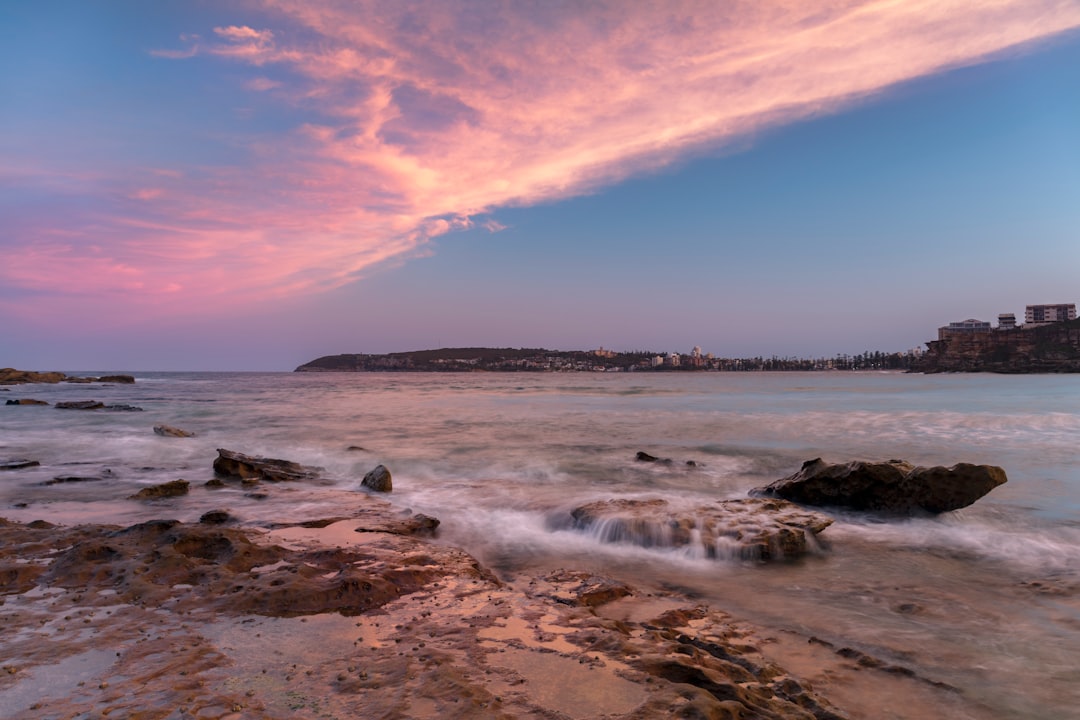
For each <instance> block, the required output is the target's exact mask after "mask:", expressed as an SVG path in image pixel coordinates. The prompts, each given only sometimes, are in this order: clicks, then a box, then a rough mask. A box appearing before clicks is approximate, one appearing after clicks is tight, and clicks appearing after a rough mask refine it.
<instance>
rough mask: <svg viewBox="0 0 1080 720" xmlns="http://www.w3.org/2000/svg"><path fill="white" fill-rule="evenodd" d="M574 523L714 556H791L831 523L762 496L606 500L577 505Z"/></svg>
mask: <svg viewBox="0 0 1080 720" xmlns="http://www.w3.org/2000/svg"><path fill="white" fill-rule="evenodd" d="M570 517H571V527H572V528H574V529H577V530H584V531H588V532H590V533H593V534H594V535H596V536H597V537H598V539H599V540H601V541H603V542H610V543H628V544H633V545H639V546H641V547H657V548H684V547H685V548H687V549H690V550H691V551H694V552H701V553H702V554H703V555H705V556H706V557H710V558H724V557H729V558H737V559H745V560H776V559H781V558H786V559H791V558H796V557H799V556H801V555H805V554H806V553H807V552H809V551H811V550H812V549H814V548H815V547H816V545H817V543H816V541H815V540H814V536H816V535H817V534H818V533H820V532H821V531H822V530H824V529H825V528H827V527H828V526H829V525H831V524H832V519H831V518H829V517H826V516H825V515H822V514H821V513H817V512H813V511H809V510H805V509H803V508H800V507H798V506H797V505H795V504H793V503H790V502H787V501H783V500H771V499H763V498H751V499H740V500H722V501H719V502H716V503H713V504H710V505H698V506H694V507H691V508H685V509H680V508H674V507H672V506H671V504H669V503H668V502H667V501H666V500H662V499H655V500H602V501H599V502H594V503H589V504H587V505H582V506H580V507H578V508H575V509H574V510H573V511H571V513H570Z"/></svg>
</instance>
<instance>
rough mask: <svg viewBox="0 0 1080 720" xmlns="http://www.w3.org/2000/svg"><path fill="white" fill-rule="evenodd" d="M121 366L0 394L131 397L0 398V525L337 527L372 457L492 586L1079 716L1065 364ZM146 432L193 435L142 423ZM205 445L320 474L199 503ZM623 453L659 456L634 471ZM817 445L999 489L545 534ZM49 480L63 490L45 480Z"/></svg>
mask: <svg viewBox="0 0 1080 720" xmlns="http://www.w3.org/2000/svg"><path fill="white" fill-rule="evenodd" d="M69 374H78V373H69ZM87 374H95V375H97V374H100V373H87ZM134 374H135V376H136V379H137V382H136V383H135V384H134V385H114V386H108V387H103V386H101V385H98V384H89V385H82V384H59V385H24V386H13V387H10V388H9V390H8V391H7V392H0V401H2V400H5V399H15V398H23V397H28V398H37V399H41V400H45V401H48V402H49V403H55V402H57V401H62V400H86V399H94V400H101V401H103V402H106V403H109V404H129V405H135V406H139V407H141V408H143V411H142V412H108V411H76V410H58V409H56V408H54V407H51V406H49V407H45V406H5V405H2V404H0V460H2V459H12V458H28V459H33V460H38V461H40V463H41V465H40V466H38V467H33V468H27V469H23V470H17V471H7V472H2V473H0V508H2V510H0V516H2V517H6V518H7V519H9V520H14V521H20V522H29V521H32V520H47V521H49V522H52V523H56V524H67V525H71V524H78V523H87V522H94V523H111V524H119V525H127V524H132V523H135V522H140V521H143V520H147V519H151V518H155V517H162V516H167V517H171V518H175V519H179V520H182V521H197V520H198V518H199V517H200V515H201V514H202V513H204V512H206V511H207V510H211V509H218V508H224V509H228V510H229V511H230V512H231V513H232V514H233V515H235V516H237V517H238V518H240V520H241V521H242V522H243V523H245V524H250V525H255V526H259V525H268V524H270V523H273V522H279V521H283V520H289V521H296V520H305V519H316V518H325V517H334V516H342V515H345V514H347V512H348V508H347V507H343V506H342V497H349V495H348V494H347V493H346V494H344V495H343V492H342V491H352V490H356V491H357V492H358V493H359V492H360V490H359V488H360V481H361V479H362V477H363V475H364V473H366V472H367V471H368V470H370V469H372V468H373V467H374V466H375V465H377V464H383V465H385V466H386V467H387V468H389V469H390V471H391V472H392V474H393V484H394V490H393V493H392V494H391V495H390V496H389V499H390V500H391V501H392V502H393V503H394V504H396V505H399V506H400V507H401V508H403V509H404V508H408V509H410V510H411V511H412V512H422V513H425V514H428V515H433V516H435V517H438V518H439V519H440V520H441V521H442V525H441V527H440V535H439V540H438V541H439V542H445V543H449V544H453V545H457V546H460V547H463V548H464V549H466V550H467V551H469V552H470V553H472V554H473V555H475V556H476V557H477V558H479V559H480V560H481V561H483V562H484V563H485V564H487V565H488V566H489V567H491V568H492V569H493V570H494V571H495V572H496V573H498V574H500V575H501V576H503V577H507V578H509V577H513V576H514V575H516V574H519V573H524V572H528V571H533V570H536V569H542V568H555V567H567V568H581V569H586V570H590V571H593V572H598V573H602V574H607V575H611V576H615V577H619V578H622V579H626V580H628V581H630V582H632V583H633V582H640V583H648V584H651V585H653V586H657V587H661V586H662V587H668V588H677V589H679V590H680V591H682V592H685V593H687V594H689V595H690V596H692V597H695V598H699V599H700V600H701V601H702V602H707V603H709V604H711V605H714V606H716V607H718V608H721V609H724V610H726V611H728V612H730V613H731V614H732V615H733V616H735V617H737V618H742V619H745V620H747V621H750V622H753V623H758V624H760V625H762V626H765V627H770V628H775V629H778V630H779V631H783V630H785V629H788V630H791V631H793V632H797V633H799V634H800V635H802V636H813V637H817V638H820V639H822V640H824V641H827V642H829V643H831V644H832V645H834V646H836V647H841V646H848V647H852V648H855V649H857V650H859V651H861V652H865V653H868V654H871V655H873V656H874V657H878V658H883V659H885V660H887V661H890V662H896V663H898V664H902V665H904V666H905V667H910V668H912V669H914V670H915V671H916V672H917V673H918V674H919V675H920V676H922V677H927V678H932V679H934V680H935V681H937V682H940V683H942V684H943V686H946V685H947V686H949V688H951V689H950V690H948V691H945V690H943V691H942V692H948V693H949V695H950V697H951V698H952V699H951V700H950V701H949V702H950V703H951V704H950V705H949V708H950V710H949V713H948V715H947V716H949V717H960V718H963V717H970V718H1065V717H1080V715H1078V711H1077V708H1078V707H1080V377H1077V376H1075V375H1073V376H1069V375H1027V376H1024V375H1014V376H1009V375H1000V376H999V375H983V374H975V375H931V376H923V375H914V374H902V373H888V372H883V373H873V372H858V373H847V372H819V373H779V372H778V373H704V372H702V373H664V374H649V373H640V374H635V373H626V374H616V373H576V374H575V373H567V374H562V373H545V374H539V373H537V374H533V373H520V374H514V373H506V374H501V373H461V374H411V373H356V374H349V373H317V374H307V373H159V372H143V373H138V372H137V373H134ZM160 423H165V424H169V425H173V426H177V427H180V428H183V429H186V430H189V431H193V432H194V433H196V435H195V437H192V438H165V437H159V436H157V435H155V434H154V433H153V431H152V428H153V426H154V425H156V424H160ZM217 448H227V449H230V450H236V451H239V452H243V453H246V454H250V455H262V456H267V457H275V458H284V459H288V460H293V461H296V462H299V463H302V464H305V465H312V466H319V467H321V468H324V471H323V473H322V475H323V479H322V480H320V481H317V482H311V483H290V484H281V485H274V486H268V485H266V484H264V485H262V486H261V487H260V492H259V493H257V494H253V493H250V492H247V491H245V490H244V489H242V488H238V487H235V486H229V487H226V488H222V489H220V490H216V491H203V490H202V488H200V487H199V486H201V485H202V484H203V483H205V482H206V481H207V480H209V479H211V478H212V477H213V471H212V467H211V465H212V462H213V460H214V458H215V457H216V456H217V452H216V450H217ZM638 451H644V452H647V453H650V454H652V455H654V456H658V457H662V458H671V459H672V460H673V462H672V463H671V464H659V463H642V462H638V461H637V460H636V459H635V454H636V453H637V452H638ZM816 457H822V458H824V459H825V460H828V461H832V462H846V461H849V460H855V459H866V460H888V459H892V458H899V459H904V460H907V461H910V462H912V463H915V464H918V465H952V464H954V463H957V462H972V463H988V464H993V465H1000V466H1002V467H1003V468H1004V469H1005V471H1006V472H1007V474H1008V478H1009V481H1008V483H1007V484H1005V485H1003V486H1001V487H999V488H997V489H995V490H994V491H992V492H991V493H990V494H989V495H988V496H986V497H984V498H983V499H981V500H979V501H978V502H977V503H975V504H974V505H972V506H970V507H968V508H965V509H963V510H960V511H956V512H952V513H947V514H944V515H941V516H938V517H933V518H917V519H902V520H896V519H894V520H883V519H881V518H875V517H868V516H865V515H860V514H857V513H849V512H841V513H833V517H834V518H835V522H834V524H833V525H832V526H831V527H829V528H828V529H827V530H825V531H824V532H823V533H822V534H821V536H820V537H821V539H822V540H823V541H824V545H825V546H824V547H823V548H822V549H820V550H819V551H818V552H815V553H814V554H812V555H811V556H809V557H807V558H805V559H802V560H799V561H795V562H782V563H772V564H759V563H750V562H746V561H743V560H740V559H739V558H737V557H720V558H708V557H705V556H704V554H703V553H702V552H700V549H694V548H690V549H687V548H683V549H670V548H655V547H654V548H647V547H639V546H637V545H634V544H613V543H608V542H604V541H603V539H602V538H601V537H599V536H596V535H590V534H588V533H585V532H581V531H577V530H574V529H572V528H569V527H568V526H567V523H566V522H565V518H566V517H567V516H568V513H569V511H570V510H571V509H573V508H574V507H576V506H578V505H581V504H584V503H586V502H589V501H593V500H601V499H611V498H664V499H667V500H669V501H670V502H671V503H673V504H675V505H680V504H685V505H687V506H689V505H694V504H701V503H706V502H712V501H715V500H720V499H729V498H738V497H745V496H746V493H747V491H748V490H750V489H751V488H754V487H757V486H761V485H765V484H767V483H769V482H772V481H773V480H776V479H778V478H781V477H783V476H786V475H789V474H791V473H793V472H795V471H796V470H798V468H799V466H800V465H801V464H802V462H803V461H805V460H808V459H811V458H816ZM687 461H692V463H693V464H692V465H690V464H687ZM58 477H66V478H69V479H71V478H77V479H76V480H71V481H69V482H52V483H50V481H52V480H54V479H55V478H58ZM178 478H183V479H186V480H188V481H190V482H191V483H192V486H193V488H197V490H196V489H193V491H192V492H191V493H190V494H189V495H187V496H184V497H182V498H177V499H174V500H170V501H168V502H167V503H166V504H162V503H143V502H136V501H133V500H128V499H127V498H128V496H129V495H131V494H133V493H134V492H136V491H137V490H139V489H140V488H141V487H145V486H148V485H152V484H157V483H161V482H165V481H169V480H175V479H178ZM47 483H49V484H47ZM358 502H360V498H359V496H358ZM900 716H902V715H897V717H900ZM943 716H944V715H943Z"/></svg>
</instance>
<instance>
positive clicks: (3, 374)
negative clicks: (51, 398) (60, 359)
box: [0, 368, 135, 385]
mask: <svg viewBox="0 0 1080 720" xmlns="http://www.w3.org/2000/svg"><path fill="white" fill-rule="evenodd" d="M61 382H67V383H94V382H101V383H118V384H124V385H130V384H132V383H134V382H135V378H134V376H132V375H102V376H101V377H75V376H70V375H67V374H65V373H62V372H35V371H33V370H16V369H15V368H0V385H23V384H28V383H49V384H55V383H61Z"/></svg>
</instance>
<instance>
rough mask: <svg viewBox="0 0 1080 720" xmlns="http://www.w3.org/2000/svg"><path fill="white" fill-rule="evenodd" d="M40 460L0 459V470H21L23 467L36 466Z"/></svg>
mask: <svg viewBox="0 0 1080 720" xmlns="http://www.w3.org/2000/svg"><path fill="white" fill-rule="evenodd" d="M40 464H41V462H40V461H38V460H22V459H19V460H0V470H22V469H23V468H30V467H37V466H38V465H40Z"/></svg>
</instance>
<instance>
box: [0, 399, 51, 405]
mask: <svg viewBox="0 0 1080 720" xmlns="http://www.w3.org/2000/svg"><path fill="white" fill-rule="evenodd" d="M48 404H49V403H47V402H45V401H44V400H34V399H33V398H19V399H18V400H8V401H7V402H6V403H5V405H48Z"/></svg>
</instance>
